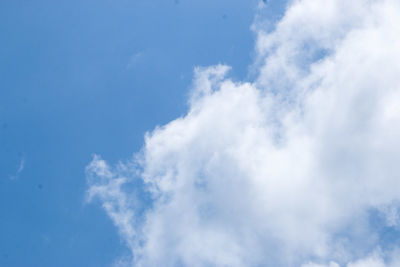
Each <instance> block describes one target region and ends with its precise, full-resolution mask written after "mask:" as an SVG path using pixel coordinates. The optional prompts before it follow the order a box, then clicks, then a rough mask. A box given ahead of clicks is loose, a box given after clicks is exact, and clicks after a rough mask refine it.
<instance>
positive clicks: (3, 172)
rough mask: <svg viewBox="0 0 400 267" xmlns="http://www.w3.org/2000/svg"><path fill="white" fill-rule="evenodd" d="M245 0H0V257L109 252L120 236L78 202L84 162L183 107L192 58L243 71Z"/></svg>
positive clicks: (100, 259)
mask: <svg viewBox="0 0 400 267" xmlns="http://www.w3.org/2000/svg"><path fill="white" fill-rule="evenodd" d="M255 7H256V2H255V1H233V2H232V1H185V0H181V1H175V2H174V1H173V0H170V1H144V0H135V1H128V0H122V1H65V2H54V1H46V0H43V1H42V0H40V1H2V3H0V32H2V34H1V35H2V37H1V51H0V62H1V63H0V73H1V89H0V125H1V127H0V148H1V149H0V162H1V167H0V177H1V179H0V210H1V211H2V212H1V214H2V215H1V219H0V236H1V241H0V253H1V255H0V265H1V266H109V265H110V264H111V262H113V260H114V259H115V257H116V256H118V255H119V254H120V250H121V249H123V248H124V246H123V245H122V244H121V242H120V239H119V237H118V235H117V232H116V231H115V229H114V228H113V226H112V224H111V222H110V220H109V219H108V218H107V217H106V216H105V215H104V214H103V212H102V211H101V209H100V208H99V207H97V206H95V205H85V204H84V196H85V191H86V180H85V173H84V169H85V166H86V165H87V164H88V163H89V162H90V160H91V157H92V154H93V153H99V154H101V155H102V156H104V157H105V158H107V159H108V160H110V161H111V162H116V161H118V160H119V159H124V158H127V157H129V156H130V155H131V154H132V153H133V152H134V151H137V150H139V149H140V147H141V146H142V143H143V135H144V133H145V132H146V131H148V130H151V129H153V128H154V126H156V125H160V124H164V123H166V122H168V121H169V120H171V119H173V118H175V117H177V116H179V115H181V114H183V113H184V112H185V110H186V101H187V95H188V89H189V86H190V84H191V80H192V76H193V69H194V67H195V66H207V65H213V64H217V63H226V64H229V65H232V66H233V72H232V73H233V75H234V76H235V77H237V78H238V79H239V78H244V77H246V76H247V66H248V65H249V63H250V62H251V60H252V51H253V41H254V35H253V34H252V32H250V31H249V27H250V25H251V23H252V21H253V16H254V10H255ZM21 161H24V166H23V169H22V170H21V171H20V172H19V173H17V172H18V169H19V166H20V164H21ZM12 176H16V177H15V178H11V177H12Z"/></svg>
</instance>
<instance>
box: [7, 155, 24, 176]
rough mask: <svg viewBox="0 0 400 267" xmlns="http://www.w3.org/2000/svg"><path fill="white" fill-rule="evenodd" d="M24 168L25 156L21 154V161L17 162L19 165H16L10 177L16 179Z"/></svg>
mask: <svg viewBox="0 0 400 267" xmlns="http://www.w3.org/2000/svg"><path fill="white" fill-rule="evenodd" d="M24 168H25V156H23V157H22V158H21V161H20V162H19V165H18V169H17V172H16V173H15V174H14V175H10V179H11V180H15V179H18V177H19V175H20V174H21V172H22V171H23V170H24Z"/></svg>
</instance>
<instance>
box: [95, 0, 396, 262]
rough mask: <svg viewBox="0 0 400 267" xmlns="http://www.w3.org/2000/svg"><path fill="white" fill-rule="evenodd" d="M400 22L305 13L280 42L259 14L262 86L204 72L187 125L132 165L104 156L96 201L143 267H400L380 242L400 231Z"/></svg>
mask: <svg viewBox="0 0 400 267" xmlns="http://www.w3.org/2000/svg"><path fill="white" fill-rule="evenodd" d="M260 8H263V7H260ZM260 14H262V10H261V11H260ZM399 14H400V3H399V2H398V1H394V0H380V1H375V0H374V1H372V0H354V1H347V0H326V1H316V0H299V1H292V4H291V5H290V6H289V7H288V8H287V10H286V13H285V15H284V17H283V18H282V19H281V20H280V21H279V22H278V23H277V24H276V27H275V30H273V31H271V32H267V31H266V30H265V29H264V27H263V25H264V23H263V21H262V20H263V18H262V16H261V15H259V16H257V19H256V21H255V23H254V25H253V30H254V31H255V32H256V34H257V42H256V52H257V59H256V62H255V64H254V66H255V67H254V68H256V70H257V72H258V73H259V74H258V77H257V78H256V79H255V80H254V81H252V82H233V81H232V80H231V79H229V78H227V77H226V75H227V73H228V71H229V67H227V66H222V65H218V66H212V67H209V68H198V69H196V71H195V79H194V82H193V90H192V94H191V98H190V100H189V105H190V107H189V110H188V112H187V114H186V115H185V116H183V117H181V118H177V119H176V120H174V121H171V122H170V123H168V124H166V125H164V126H162V127H157V128H156V129H155V130H154V131H152V132H150V133H148V134H146V137H145V144H144V146H143V149H142V150H141V152H139V153H138V154H136V156H135V158H134V159H133V160H132V161H130V162H129V163H125V164H122V163H121V164H119V165H118V166H115V167H110V166H109V165H108V164H107V163H106V162H105V161H104V160H102V159H100V158H99V157H98V156H96V157H95V158H94V159H93V161H92V162H91V163H90V165H89V166H88V167H87V173H88V183H89V190H88V196H89V198H90V199H93V198H98V199H100V201H101V203H102V205H103V207H104V209H105V210H106V212H107V214H108V215H109V216H110V217H111V218H112V219H113V221H114V223H115V225H116V226H117V228H118V229H119V232H120V234H121V236H122V238H123V239H124V240H125V242H126V243H127V245H128V246H129V247H130V248H131V251H132V261H131V262H130V263H129V264H132V265H134V266H195V267H196V266H303V267H306V266H307V267H311V266H314V267H315V266H330V267H336V266H348V267H358V266H366V267H372V266H398V264H399V263H400V260H399V257H397V256H396V255H397V254H398V253H396V252H397V248H396V242H394V241H393V240H392V239H389V238H386V237H385V236H384V235H381V232H382V231H381V232H380V230H379V229H386V230H390V231H393V232H396V233H398V232H397V231H398V229H399V228H398V223H399V222H398V221H399V220H398V215H397V210H398V208H399V205H398V203H400V179H399V176H398V174H399V173H400V165H399V164H398V154H399V152H400V139H399V138H398V137H399V136H400V113H399V112H398V107H399V106H400V86H399V85H400V76H399V73H400V65H399V64H398V62H400V50H399V47H400V15H399ZM138 181H140V186H139V187H137V186H136V185H137V184H138ZM132 187H133V188H136V189H135V190H131V189H130V188H132Z"/></svg>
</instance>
